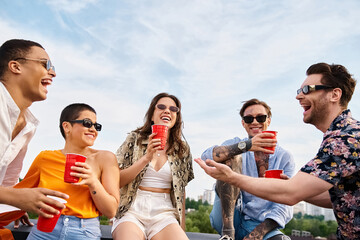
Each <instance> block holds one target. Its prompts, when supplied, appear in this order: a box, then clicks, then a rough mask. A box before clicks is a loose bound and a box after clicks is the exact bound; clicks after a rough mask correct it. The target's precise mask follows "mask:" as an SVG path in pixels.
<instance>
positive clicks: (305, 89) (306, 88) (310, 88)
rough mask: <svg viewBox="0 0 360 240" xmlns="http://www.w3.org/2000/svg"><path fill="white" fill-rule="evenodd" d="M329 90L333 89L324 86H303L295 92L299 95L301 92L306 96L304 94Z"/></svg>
mask: <svg viewBox="0 0 360 240" xmlns="http://www.w3.org/2000/svg"><path fill="white" fill-rule="evenodd" d="M329 88H334V87H330V86H325V85H305V86H303V87H302V88H299V89H298V90H297V91H296V93H297V94H298V95H299V94H300V93H301V92H303V93H304V94H305V95H306V94H308V93H311V92H314V91H316V90H321V89H329Z"/></svg>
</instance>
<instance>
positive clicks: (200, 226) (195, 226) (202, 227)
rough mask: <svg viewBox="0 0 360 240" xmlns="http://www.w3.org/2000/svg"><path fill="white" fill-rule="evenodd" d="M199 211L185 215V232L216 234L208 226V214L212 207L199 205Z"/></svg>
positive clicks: (209, 225)
mask: <svg viewBox="0 0 360 240" xmlns="http://www.w3.org/2000/svg"><path fill="white" fill-rule="evenodd" d="M198 208H199V210H195V211H194V212H190V213H188V214H187V215H186V221H185V224H186V231H187V232H201V233H217V232H216V231H215V230H214V229H213V228H212V227H211V224H210V218H209V215H210V212H211V210H212V206H210V205H199V206H198Z"/></svg>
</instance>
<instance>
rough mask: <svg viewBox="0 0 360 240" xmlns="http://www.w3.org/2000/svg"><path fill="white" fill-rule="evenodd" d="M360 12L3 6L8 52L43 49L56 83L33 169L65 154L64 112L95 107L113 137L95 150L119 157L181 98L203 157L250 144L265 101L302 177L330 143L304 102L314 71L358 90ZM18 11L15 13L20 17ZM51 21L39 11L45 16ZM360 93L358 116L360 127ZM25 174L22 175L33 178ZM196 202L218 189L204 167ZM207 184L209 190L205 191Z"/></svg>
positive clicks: (126, 4)
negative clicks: (347, 76) (332, 71)
mask: <svg viewBox="0 0 360 240" xmlns="http://www.w3.org/2000/svg"><path fill="white" fill-rule="evenodd" d="M359 4H360V3H359V2H358V1H345V2H342V3H339V2H338V1H335V0H330V1H316V2H314V1H309V0H307V1H281V0H277V1H271V2H265V1H218V0H210V1H206V0H195V1H185V2H184V1H176V0H175V1H161V0H155V1H151V3H150V2H144V1H136V0H135V1H106V2H104V1H97V0H88V1H85V0H83V1H75V2H74V1H65V0H63V1H60V0H56V1H50V2H49V1H35V2H32V3H31V4H30V3H27V2H24V3H21V4H20V3H6V4H5V3H4V7H3V8H2V9H0V16H1V17H0V30H1V32H2V34H1V36H0V40H1V41H2V42H4V41H6V40H7V39H10V38H25V39H31V40H35V41H38V42H40V43H41V44H42V45H43V46H44V47H45V48H46V50H47V52H48V53H49V55H50V57H51V59H52V61H53V63H54V65H55V66H56V70H57V77H56V78H55V79H54V83H53V85H52V86H51V87H50V88H49V96H48V100H46V101H45V102H41V103H34V104H33V106H32V107H31V109H32V110H33V111H34V113H35V115H36V116H38V118H39V119H40V120H41V125H40V127H39V129H38V131H37V133H36V135H35V137H34V139H33V141H32V142H31V144H30V146H29V152H28V155H27V160H26V163H25V165H29V164H30V163H31V161H32V159H34V157H35V156H36V154H37V153H38V152H40V151H41V150H44V149H57V148H61V147H62V146H63V140H62V138H61V136H60V134H59V131H58V126H57V125H58V117H59V115H60V111H61V110H62V109H63V108H64V107H65V106H66V105H67V104H70V103H72V102H86V103H89V104H90V105H92V106H93V107H94V108H95V109H96V110H97V112H98V120H99V122H101V123H102V124H103V125H104V129H103V131H102V132H101V133H100V134H99V138H98V139H97V142H96V145H95V146H94V147H95V148H103V149H108V150H112V151H115V150H116V149H117V148H118V147H119V146H120V144H121V143H122V142H123V141H124V140H125V137H126V133H128V132H129V131H131V130H132V129H135V128H136V127H138V126H140V125H141V124H142V122H143V117H144V114H145V112H146V110H147V107H148V105H149V103H150V100H151V98H152V97H153V96H155V95H156V94H157V93H159V92H162V91H166V92H169V93H172V94H174V95H176V96H177V97H179V98H180V100H181V102H182V105H183V117H184V122H185V128H184V134H185V137H186V139H187V141H188V142H189V144H190V146H191V149H192V153H193V156H194V157H199V156H200V155H201V153H202V152H203V151H204V150H205V149H206V148H207V147H209V146H211V145H215V144H221V143H222V142H223V141H224V140H226V139H229V138H233V137H235V136H240V137H245V136H246V133H245V131H244V130H243V128H242V126H241V123H240V117H239V115H238V110H239V109H240V107H241V104H242V101H245V100H248V99H250V98H253V97H257V98H259V99H261V100H264V101H266V102H268V103H269V105H270V106H271V107H272V111H273V119H272V123H271V128H272V129H274V130H277V131H278V132H279V133H278V138H279V143H280V144H281V145H282V146H283V147H284V148H286V149H288V150H289V151H291V152H292V154H293V155H294V158H295V161H296V166H297V168H300V167H301V166H302V165H303V164H304V163H306V162H307V161H308V160H310V159H311V158H312V157H313V156H314V155H315V154H316V151H317V149H318V146H319V144H320V141H321V139H322V133H321V132H319V131H318V130H317V129H315V128H314V127H313V126H311V125H305V124H304V123H303V122H302V109H301V108H300V107H299V104H298V103H297V101H296V100H295V91H296V89H297V88H299V86H300V85H301V83H302V81H303V80H304V79H305V77H306V76H305V70H306V69H307V68H308V67H309V66H310V65H311V64H313V63H316V62H320V61H324V62H329V63H332V62H335V63H340V64H344V65H345V66H347V68H348V69H349V71H350V72H351V73H352V74H354V76H355V78H359V77H358V76H360V70H358V65H359V58H358V54H357V53H358V52H359V51H360V49H359V48H360V47H359V46H360V44H359V36H360V32H359V31H360V29H359V28H358V26H357V25H358V23H359V22H360V19H359V18H360V6H359ZM15 9H16V11H15ZM39 9H41V11H40V10H39ZM359 102H360V96H359V91H358V89H356V91H355V93H354V96H353V100H352V102H351V104H350V106H349V107H350V108H351V109H353V114H354V116H355V117H357V118H358V119H359V118H360V113H359V112H358V111H357V109H360V106H359ZM26 169H27V166H24V171H26ZM194 169H195V175H196V179H195V180H194V181H193V182H192V183H190V185H189V188H188V190H187V191H189V194H188V196H193V197H196V196H197V195H198V193H199V192H201V191H202V189H204V188H207V189H209V188H211V187H212V184H213V182H215V181H214V180H212V179H211V178H210V177H208V176H206V175H205V174H204V172H203V171H202V170H201V169H199V168H198V166H197V165H196V164H195V165H194ZM202 180H204V181H202Z"/></svg>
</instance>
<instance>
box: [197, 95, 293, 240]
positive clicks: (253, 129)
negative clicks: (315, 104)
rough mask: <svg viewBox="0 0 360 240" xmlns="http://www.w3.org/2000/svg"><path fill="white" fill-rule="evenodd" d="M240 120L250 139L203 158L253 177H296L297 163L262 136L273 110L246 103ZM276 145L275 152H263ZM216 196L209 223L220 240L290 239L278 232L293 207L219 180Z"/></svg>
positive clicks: (211, 150)
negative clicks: (277, 172) (275, 172)
mask: <svg viewBox="0 0 360 240" xmlns="http://www.w3.org/2000/svg"><path fill="white" fill-rule="evenodd" d="M240 116H241V118H242V121H241V122H242V125H243V127H244V129H245V130H246V132H247V133H248V137H247V138H243V139H240V138H239V137H235V138H233V139H230V140H227V141H225V142H224V143H223V144H222V145H221V146H213V147H210V148H208V149H207V150H206V151H205V152H204V153H203V154H202V156H201V158H202V159H203V160H206V159H212V160H214V161H216V162H221V163H224V164H226V165H228V166H229V167H230V168H231V169H232V170H233V171H235V172H242V174H244V175H248V176H252V177H264V173H265V171H266V170H268V169H283V170H284V174H285V175H287V176H289V177H291V176H293V174H294V168H295V163H294V160H293V157H292V156H291V154H290V153H289V152H287V151H286V150H284V149H283V148H281V147H280V146H279V145H277V144H276V140H273V139H268V138H267V139H266V138H264V137H270V136H272V134H271V133H262V131H264V130H266V129H267V128H268V126H269V124H270V122H271V109H270V107H269V106H268V105H267V104H266V103H265V102H263V101H260V100H258V99H250V100H248V101H246V102H244V104H243V106H242V108H241V110H240ZM275 145H276V148H275V151H274V152H273V151H271V150H267V149H265V148H264V147H272V146H275ZM284 177H285V176H284ZM215 192H216V196H215V203H214V206H213V210H212V212H211V214H210V221H211V225H212V226H213V227H214V228H215V229H216V230H217V231H218V232H219V233H220V234H221V235H222V237H221V238H220V239H224V240H225V239H226V240H230V239H231V240H233V239H236V240H240V239H269V240H280V239H288V237H287V236H285V235H283V234H282V233H281V232H280V231H279V230H278V229H279V228H284V226H285V225H286V223H288V222H289V221H290V220H291V218H292V214H293V211H292V207H290V206H287V205H283V204H277V203H274V202H270V201H267V200H263V199H261V198H258V197H256V196H254V195H252V194H249V193H247V192H245V191H240V189H239V188H237V187H235V186H233V185H230V184H228V183H225V182H222V181H220V180H217V181H216V187H215Z"/></svg>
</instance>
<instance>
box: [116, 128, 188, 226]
mask: <svg viewBox="0 0 360 240" xmlns="http://www.w3.org/2000/svg"><path fill="white" fill-rule="evenodd" d="M138 137H139V134H138V133H135V132H131V133H130V134H129V135H128V136H127V138H126V140H125V142H124V143H123V144H122V145H121V146H120V148H119V149H118V150H117V152H116V157H117V159H118V163H119V168H120V169H126V168H128V167H130V166H131V165H132V164H133V163H135V162H136V161H138V160H139V159H140V158H141V157H142V156H144V155H145V153H146V148H147V144H148V140H147V139H146V140H144V141H142V143H141V144H140V145H138V144H137V139H138ZM187 148H188V149H189V151H188V154H185V157H184V158H182V159H180V158H179V157H178V155H177V154H176V151H174V154H171V155H168V161H169V163H170V169H171V172H172V191H171V193H170V195H171V201H172V203H173V206H174V207H175V208H176V210H177V216H176V218H177V220H178V221H179V223H180V224H181V222H180V221H181V220H180V219H181V216H182V213H183V211H185V209H182V207H183V203H184V202H185V199H184V198H185V186H186V185H187V184H188V182H190V181H191V180H192V179H194V172H193V168H192V156H191V153H190V148H189V146H187ZM176 149H178V147H177V146H175V150H176ZM148 166H149V164H147V165H146V167H145V168H144V169H143V170H141V172H140V173H139V174H138V175H137V176H136V177H135V179H134V180H133V181H132V182H130V183H129V184H127V185H125V186H123V187H122V188H121V189H120V205H119V208H118V211H117V213H116V218H121V217H122V216H123V215H124V214H125V213H126V212H127V211H128V210H129V208H130V206H131V204H132V202H133V201H134V199H135V197H136V192H137V189H138V187H139V185H140V183H141V180H142V178H143V176H144V174H145V171H146V169H147V168H148ZM120 174H121V173H120Z"/></svg>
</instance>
